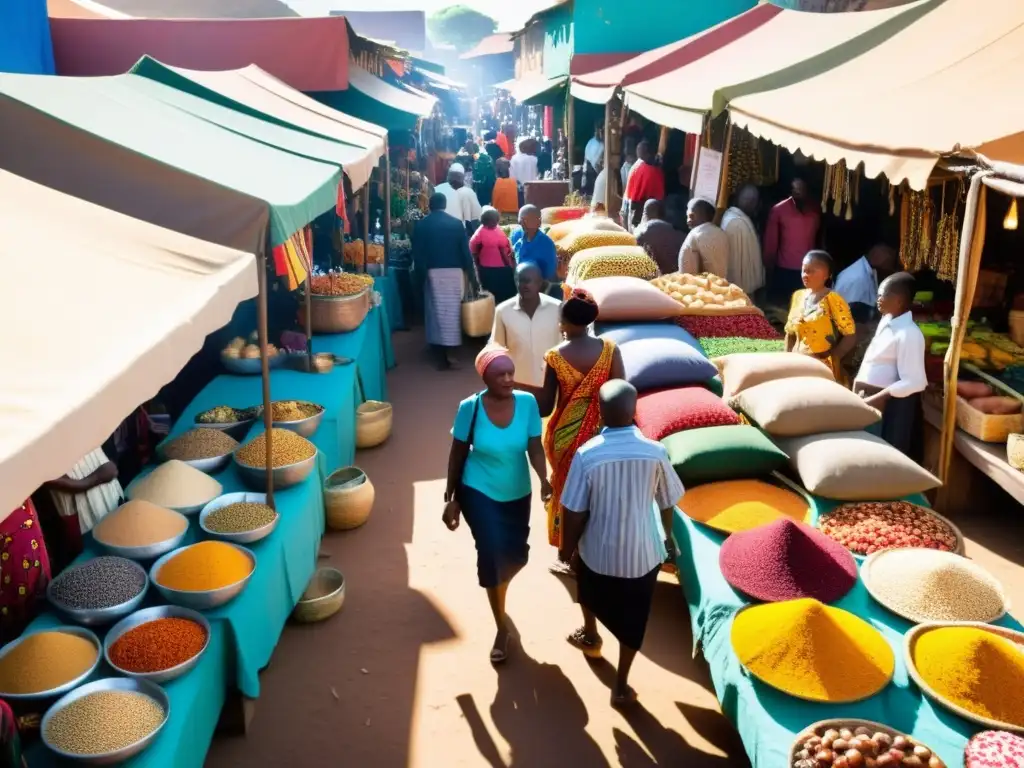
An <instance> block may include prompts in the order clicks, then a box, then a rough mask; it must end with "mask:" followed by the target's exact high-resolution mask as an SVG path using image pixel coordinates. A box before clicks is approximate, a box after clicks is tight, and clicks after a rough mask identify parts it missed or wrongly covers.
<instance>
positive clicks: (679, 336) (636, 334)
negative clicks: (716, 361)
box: [600, 323, 704, 357]
mask: <svg viewBox="0 0 1024 768" xmlns="http://www.w3.org/2000/svg"><path fill="white" fill-rule="evenodd" d="M600 335H601V337H602V338H604V339H611V340H612V341H614V342H615V343H616V344H618V345H619V346H622V345H623V344H625V343H626V342H627V341H636V340H637V339H676V340H677V341H682V342H685V343H687V344H689V345H690V346H691V347H693V348H694V349H695V350H696V351H697V352H699V353H700V354H701V356H702V357H703V356H704V350H703V349H702V348H701V346H700V342H699V341H697V340H696V339H695V338H693V336H691V335H690V334H689V333H687V332H686V331H685V330H683V329H682V328H680V327H679V326H678V325H675V324H674V323H632V324H622V325H612V326H605V327H603V328H602V329H601V334H600Z"/></svg>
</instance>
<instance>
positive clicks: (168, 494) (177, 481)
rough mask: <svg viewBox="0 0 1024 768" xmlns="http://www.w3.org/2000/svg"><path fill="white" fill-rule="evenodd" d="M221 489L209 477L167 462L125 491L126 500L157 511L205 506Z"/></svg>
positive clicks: (182, 465)
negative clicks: (162, 508)
mask: <svg viewBox="0 0 1024 768" xmlns="http://www.w3.org/2000/svg"><path fill="white" fill-rule="evenodd" d="M223 491H224V488H223V487H222V486H221V484H220V483H218V482H217V481H216V480H214V479H213V478H212V477H210V476H209V475H207V474H205V473H204V472H200V471H199V470H198V469H195V468H194V467H190V466H189V465H188V464H186V463H184V462H183V461H178V460H177V459H171V460H170V461H168V462H166V463H164V464H161V465H160V466H159V467H157V468H156V469H154V470H153V471H152V472H150V473H149V474H148V475H146V476H145V477H143V478H140V479H139V480H137V481H136V482H134V483H132V484H131V485H130V486H129V487H128V491H127V495H128V498H129V499H131V500H133V501H136V500H139V501H148V502H150V503H151V504H156V505H157V506H158V507H167V508H168V509H180V508H183V507H196V506H201V505H203V504H208V503H209V502H211V501H213V500H214V499H215V498H217V497H218V496H220V495H221V493H222V492H223Z"/></svg>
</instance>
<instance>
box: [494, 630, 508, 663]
mask: <svg viewBox="0 0 1024 768" xmlns="http://www.w3.org/2000/svg"><path fill="white" fill-rule="evenodd" d="M511 637H512V633H511V632H507V633H505V643H504V645H503V646H502V647H501V648H499V647H498V646H497V645H495V646H494V647H493V648H491V664H504V663H505V662H506V661H507V660H508V642H509V639H510V638H511Z"/></svg>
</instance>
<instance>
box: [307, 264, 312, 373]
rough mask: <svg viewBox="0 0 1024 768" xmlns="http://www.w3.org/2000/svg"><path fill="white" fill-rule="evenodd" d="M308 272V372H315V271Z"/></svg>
mask: <svg viewBox="0 0 1024 768" xmlns="http://www.w3.org/2000/svg"><path fill="white" fill-rule="evenodd" d="M312 266H313V265H312V264H310V271H308V272H306V373H313V272H312Z"/></svg>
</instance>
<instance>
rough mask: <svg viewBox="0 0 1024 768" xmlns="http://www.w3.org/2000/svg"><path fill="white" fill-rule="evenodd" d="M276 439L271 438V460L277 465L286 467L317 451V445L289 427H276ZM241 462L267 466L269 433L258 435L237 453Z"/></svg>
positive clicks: (274, 431)
mask: <svg viewBox="0 0 1024 768" xmlns="http://www.w3.org/2000/svg"><path fill="white" fill-rule="evenodd" d="M273 435H274V439H273V440H271V446H270V449H271V452H272V455H271V460H272V461H273V462H274V466H275V467H286V466H288V465H289V464H295V463H297V462H300V461H305V460H306V459H308V458H309V457H310V456H313V455H314V454H315V453H316V446H315V445H313V444H312V443H311V442H309V440H307V439H306V438H304V437H301V436H299V435H297V434H295V433H294V432H290V431H289V430H287V429H280V428H278V427H274V430H273ZM235 458H236V459H237V460H238V462H239V463H240V464H243V465H245V466H247V467H256V468H260V469H262V468H265V467H266V466H267V433H266V432H263V433H262V434H259V435H257V436H256V437H254V438H253V439H252V440H250V441H249V442H248V443H246V444H245V445H244V446H243V447H241V448H240V449H239V450H238V452H237V453H236V454H235Z"/></svg>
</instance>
